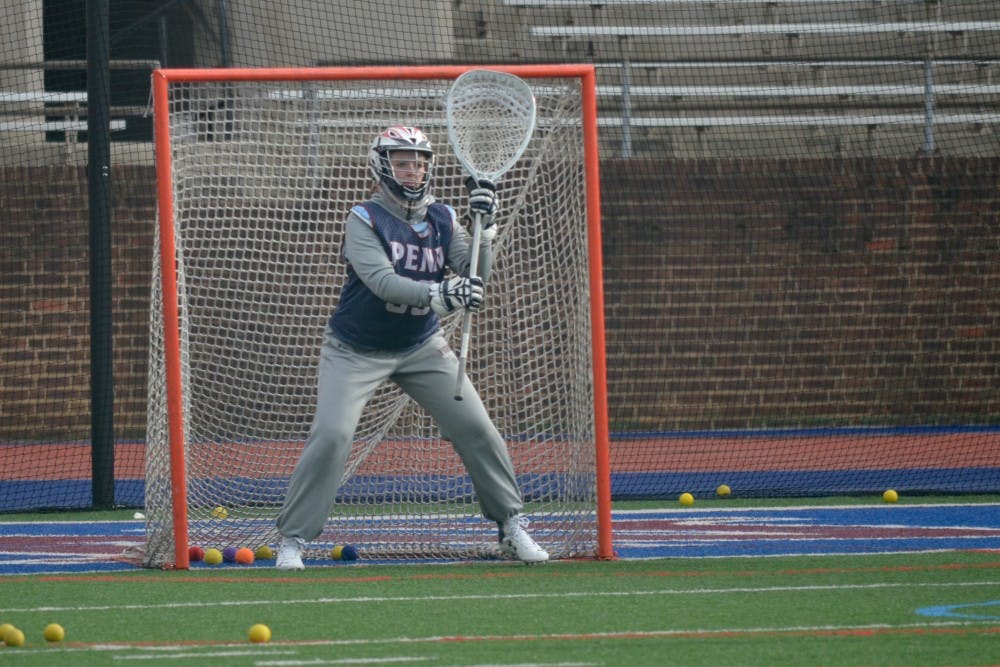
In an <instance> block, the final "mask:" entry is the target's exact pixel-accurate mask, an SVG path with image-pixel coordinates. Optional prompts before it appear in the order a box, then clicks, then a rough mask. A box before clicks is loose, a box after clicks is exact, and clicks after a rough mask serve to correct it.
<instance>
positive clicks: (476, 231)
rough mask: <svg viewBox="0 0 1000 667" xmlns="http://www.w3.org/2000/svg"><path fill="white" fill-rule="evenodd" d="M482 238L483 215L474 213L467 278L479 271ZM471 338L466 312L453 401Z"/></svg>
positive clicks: (459, 390)
mask: <svg viewBox="0 0 1000 667" xmlns="http://www.w3.org/2000/svg"><path fill="white" fill-rule="evenodd" d="M482 237H483V214H482V213H480V212H478V211H476V217H475V220H474V221H473V223H472V256H471V257H470V258H469V277H470V278H472V277H475V276H476V275H477V272H478V271H479V245H480V244H481V243H482ZM471 336H472V311H471V310H466V311H465V313H464V314H463V315H462V346H461V348H459V354H458V373H456V374H455V400H456V401H461V400H462V385H463V384H464V383H465V364H466V361H467V360H468V358H469V339H470V338H471Z"/></svg>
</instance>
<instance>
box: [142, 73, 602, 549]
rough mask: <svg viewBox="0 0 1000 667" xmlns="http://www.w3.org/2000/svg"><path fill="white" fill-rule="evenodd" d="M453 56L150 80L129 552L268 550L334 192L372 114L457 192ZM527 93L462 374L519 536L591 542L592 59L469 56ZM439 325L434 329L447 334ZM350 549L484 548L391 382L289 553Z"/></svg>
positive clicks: (435, 446) (351, 167)
mask: <svg viewBox="0 0 1000 667" xmlns="http://www.w3.org/2000/svg"><path fill="white" fill-rule="evenodd" d="M469 69H473V68H472V67H464V66H416V67H356V68H355V67H336V68H301V69H299V68H280V69H210V70H208V69H206V70H194V69H191V70H182V69H162V70H156V71H155V72H154V73H153V101H154V114H155V117H154V134H155V142H156V171H157V197H158V207H159V208H158V225H159V233H158V234H157V235H156V237H155V240H156V248H155V251H154V280H153V293H152V295H151V316H150V366H149V395H148V418H147V455H146V489H145V494H146V500H145V504H146V544H145V548H144V552H143V555H142V562H143V564H144V565H147V566H149V567H174V568H187V567H189V565H190V563H189V555H188V547H189V546H192V545H198V546H202V547H204V548H208V547H216V548H218V549H220V550H222V549H224V548H225V547H250V548H256V547H259V546H263V545H272V546H273V545H275V544H276V541H277V535H276V532H275V528H274V518H275V516H276V514H277V512H278V510H279V509H280V504H281V501H282V500H283V497H284V491H285V487H286V485H287V482H288V477H289V476H290V474H291V471H292V469H293V468H294V465H295V462H296V461H297V459H298V455H299V453H300V452H301V449H302V446H303V444H304V441H305V437H306V435H307V432H308V429H309V426H310V423H311V419H312V413H313V411H314V410H315V408H316V405H315V383H316V364H317V361H318V356H319V346H320V342H321V339H322V334H323V329H324V327H325V325H326V321H327V319H328V318H329V315H330V313H331V312H332V310H333V307H334V305H335V304H336V299H337V296H338V295H339V291H340V287H341V285H342V282H343V280H344V269H343V266H342V264H341V261H340V258H339V251H340V243H341V239H342V235H343V225H344V222H345V220H346V217H347V213H348V211H349V210H350V207H351V206H352V205H353V204H355V203H357V202H359V201H363V200H364V199H366V198H367V197H368V195H369V193H370V190H371V185H372V180H371V177H370V175H369V172H368V165H367V152H368V146H369V144H370V142H371V139H372V137H374V136H375V134H376V133H377V132H378V131H379V130H381V129H382V128H383V127H385V126H386V125H391V124H408V125H417V126H420V127H421V128H422V129H423V130H424V132H425V133H427V134H428V136H429V137H430V138H431V141H432V143H433V145H434V148H435V155H436V158H435V159H436V164H435V167H434V174H433V189H434V190H433V191H434V193H435V195H436V196H437V197H438V198H439V199H440V200H442V201H445V202H449V203H454V204H455V205H456V207H457V208H459V209H460V211H459V212H460V213H461V212H462V211H461V209H462V208H464V201H465V197H466V194H465V191H464V185H463V182H464V178H463V175H462V169H461V166H460V164H459V163H458V161H457V159H456V157H455V156H454V154H453V153H452V151H451V148H450V146H449V145H448V141H447V130H446V128H445V122H446V121H445V110H444V97H445V95H446V93H447V89H448V87H449V85H450V84H451V82H452V81H453V80H454V79H455V78H457V77H458V76H459V75H461V74H462V73H464V72H465V71H467V70H469ZM482 69H494V70H499V71H504V72H508V73H511V74H515V75H517V76H520V77H522V78H523V79H525V80H526V81H527V82H528V84H529V85H530V86H531V88H532V92H533V93H534V95H535V98H536V102H537V106H538V123H537V129H536V132H535V135H534V137H533V138H532V140H531V142H530V143H529V145H528V148H527V150H526V151H525V153H524V154H523V155H522V156H521V158H520V159H519V160H518V161H517V162H516V163H515V165H514V166H513V167H512V168H511V169H510V171H509V172H507V173H506V174H505V175H504V177H503V179H502V180H501V182H500V185H499V189H498V194H499V197H500V201H501V212H500V214H499V215H500V216H501V217H500V221H499V224H500V234H499V236H498V237H497V239H496V240H495V241H494V248H495V251H496V259H495V262H494V269H493V275H492V277H491V280H490V284H489V286H488V289H487V300H486V304H485V307H484V310H483V311H482V312H481V313H480V314H478V315H477V316H476V318H474V323H473V328H474V330H475V336H474V338H473V347H474V348H478V350H479V352H477V353H476V354H474V355H473V357H472V359H470V363H469V367H468V369H467V372H468V374H469V376H470V377H471V378H472V380H473V382H474V384H475V385H476V386H477V388H478V390H479V393H480V395H481V396H482V397H483V401H484V403H485V404H486V406H487V409H488V410H489V412H490V414H491V416H492V417H493V419H494V422H495V423H496V425H497V427H498V428H499V429H500V431H501V433H502V434H503V436H504V437H505V439H506V440H507V442H508V444H509V448H510V451H511V456H512V458H513V460H514V466H515V471H516V472H517V474H518V481H519V483H520V485H521V488H522V491H523V492H524V496H525V505H526V508H525V511H526V513H527V514H529V515H530V516H531V517H532V520H533V524H532V533H533V535H534V536H535V538H536V539H537V540H538V541H539V542H540V543H541V544H542V545H543V546H544V547H545V548H546V549H548V550H549V551H550V553H552V555H553V556H554V557H557V558H569V557H596V558H602V559H607V558H613V557H614V551H613V548H612V538H611V489H610V469H609V451H608V450H609V433H608V422H607V410H608V406H607V390H606V381H605V375H606V366H605V358H604V343H605V339H604V316H603V310H604V304H603V292H602V280H603V278H602V262H601V233H600V198H599V169H598V159H597V119H596V98H595V78H594V68H593V67H592V66H591V65H530V66H487V67H482ZM460 324H461V318H460V317H454V316H449V317H448V318H446V319H445V320H444V321H443V323H442V326H443V328H444V331H445V335H446V336H447V337H448V338H449V340H450V341H451V342H452V344H453V346H455V345H457V334H458V329H459V326H460ZM337 544H352V545H354V546H356V548H357V549H358V552H359V553H360V554H361V557H362V558H369V559H385V560H397V559H398V560H403V559H429V560H436V559H463V558H493V557H496V556H497V550H496V532H495V526H493V525H492V524H491V523H490V522H488V521H487V520H486V519H484V518H483V517H481V516H480V515H479V509H478V503H477V502H476V498H475V497H474V493H473V491H472V489H471V482H470V481H469V479H468V476H467V475H466V473H465V471H464V468H463V467H462V465H461V461H460V460H459V458H458V455H457V454H456V453H455V452H454V451H453V450H452V448H451V446H450V443H449V442H448V441H447V440H446V439H445V438H444V437H443V435H442V434H441V433H439V432H438V431H437V428H436V426H435V424H434V423H433V421H432V420H430V418H429V417H428V415H426V414H425V413H424V412H423V411H422V410H421V409H420V408H419V406H417V405H416V404H415V403H414V402H413V401H412V400H410V399H409V398H408V397H407V396H406V395H405V394H404V393H402V392H401V391H400V390H399V389H398V388H397V387H395V385H393V384H392V383H387V384H386V385H385V386H383V387H382V388H380V389H379V390H378V391H377V392H376V393H375V395H374V396H373V397H372V399H371V400H370V402H369V404H368V406H367V408H366V411H365V414H364V416H363V417H362V421H361V422H360V423H359V424H358V428H357V430H356V433H355V443H354V447H353V449H352V452H351V455H350V458H349V460H348V465H347V473H346V474H345V477H344V480H343V483H342V485H341V489H340V492H339V495H338V500H337V504H336V507H335V509H334V511H333V513H332V514H331V516H330V517H329V519H328V521H327V523H326V527H325V529H324V531H323V533H322V534H321V535H320V536H319V538H317V539H316V540H314V541H313V542H312V543H310V545H308V547H307V549H308V550H307V553H306V555H307V557H322V556H323V555H324V552H328V551H329V550H330V548H332V546H334V545H337Z"/></svg>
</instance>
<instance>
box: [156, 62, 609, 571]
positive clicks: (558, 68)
mask: <svg viewBox="0 0 1000 667" xmlns="http://www.w3.org/2000/svg"><path fill="white" fill-rule="evenodd" d="M470 69H491V70H497V71H501V72H507V73H510V74H514V75H516V76H519V77H522V78H527V79H531V78H576V79H579V80H580V82H581V91H582V100H581V101H582V111H583V118H582V127H583V146H584V162H585V165H584V177H585V185H586V209H587V218H588V229H587V242H588V246H589V248H588V257H589V260H588V261H589V289H590V307H591V312H590V320H591V330H592V333H591V340H592V352H591V353H592V356H593V359H592V363H593V374H594V376H593V391H594V405H593V413H594V435H595V447H596V459H595V461H596V470H595V473H596V486H597V488H596V496H597V508H596V512H597V528H598V535H597V553H596V557H597V558H599V559H603V560H610V559H614V558H615V557H616V556H615V553H614V550H613V548H612V535H611V470H610V454H609V453H610V443H609V437H610V436H609V428H608V401H607V379H606V376H607V367H606V361H605V333H604V292H603V275H602V263H603V262H602V256H601V224H600V220H601V215H600V213H601V211H600V179H599V166H598V144H597V102H596V77H595V69H594V67H593V65H585V64H580V65H510V66H508V65H483V66H466V65H461V66H404V67H314V68H230V69H225V68H220V69H158V70H154V71H153V73H152V86H153V110H154V140H155V146H156V174H157V199H158V205H159V213H158V223H159V241H160V254H161V257H160V272H161V275H160V280H161V283H162V290H163V291H162V298H163V304H162V307H163V338H164V341H163V342H164V350H165V359H164V371H165V375H166V377H165V383H166V396H167V418H168V422H169V428H168V434H167V435H168V439H169V451H170V491H171V496H172V520H173V528H174V547H175V554H174V567H175V568H179V569H187V568H188V567H189V566H190V562H189V557H188V550H187V543H188V517H187V514H188V507H187V480H186V473H185V463H184V428H183V424H184V420H183V401H182V387H181V382H182V380H181V364H180V329H179V326H180V323H179V313H178V303H177V298H178V292H177V273H176V271H177V264H176V261H177V260H176V245H175V238H174V226H173V221H174V207H173V192H172V179H171V174H172V159H171V142H170V131H169V128H170V125H169V118H168V113H167V109H168V86H169V84H171V83H179V82H189V83H190V82H199V81H203V82H220V81H318V80H360V79H372V80H388V79H397V80H414V79H439V80H448V79H455V78H458V77H459V76H460V75H461V74H463V73H464V72H466V71H468V70H470Z"/></svg>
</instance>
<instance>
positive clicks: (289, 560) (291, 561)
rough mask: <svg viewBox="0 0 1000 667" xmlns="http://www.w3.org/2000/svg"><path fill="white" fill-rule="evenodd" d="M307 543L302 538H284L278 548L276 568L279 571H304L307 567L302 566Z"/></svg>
mask: <svg viewBox="0 0 1000 667" xmlns="http://www.w3.org/2000/svg"><path fill="white" fill-rule="evenodd" d="M305 545H306V541H305V540H303V539H302V538H301V537H283V538H281V544H280V545H279V546H278V557H277V558H276V559H275V562H274V566H275V567H276V568H278V569H279V570H304V569H306V566H305V565H303V564H302V549H303V547H305Z"/></svg>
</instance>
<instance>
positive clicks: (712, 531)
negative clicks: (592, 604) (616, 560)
mask: <svg viewBox="0 0 1000 667" xmlns="http://www.w3.org/2000/svg"><path fill="white" fill-rule="evenodd" d="M614 543H615V549H616V551H617V552H618V554H619V556H620V557H622V558H703V557H724V556H789V555H806V554H816V555H818V554H871V553H891V552H905V551H935V550H951V549H977V550H997V551H1000V504H955V505H950V504H949V505H878V506H843V507H790V508H766V509H765V508H745V509H684V510H680V509H678V510H659V511H645V512H629V513H620V514H617V515H616V516H615V521H614Z"/></svg>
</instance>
